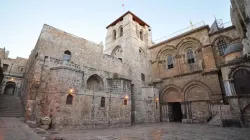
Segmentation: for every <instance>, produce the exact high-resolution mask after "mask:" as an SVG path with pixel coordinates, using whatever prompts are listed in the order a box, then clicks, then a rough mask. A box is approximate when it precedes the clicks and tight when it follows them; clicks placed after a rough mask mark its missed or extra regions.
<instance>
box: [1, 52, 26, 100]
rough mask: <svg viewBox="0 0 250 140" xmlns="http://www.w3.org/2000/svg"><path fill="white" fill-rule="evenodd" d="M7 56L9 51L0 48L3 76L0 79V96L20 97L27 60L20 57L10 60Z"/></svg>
mask: <svg viewBox="0 0 250 140" xmlns="http://www.w3.org/2000/svg"><path fill="white" fill-rule="evenodd" d="M8 55H9V51H5V48H0V59H1V73H2V75H3V76H1V79H0V82H1V91H0V94H7V95H14V96H20V89H21V86H22V82H23V81H22V80H23V74H24V68H25V65H26V60H27V59H25V58H21V57H17V58H16V59H12V58H9V57H8Z"/></svg>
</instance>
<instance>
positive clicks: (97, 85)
mask: <svg viewBox="0 0 250 140" xmlns="http://www.w3.org/2000/svg"><path fill="white" fill-rule="evenodd" d="M103 88H104V84H103V81H102V78H101V77H100V76H99V75H97V74H93V75H91V76H90V77H89V78H88V80H87V89H89V90H92V91H102V90H103Z"/></svg>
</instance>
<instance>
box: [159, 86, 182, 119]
mask: <svg viewBox="0 0 250 140" xmlns="http://www.w3.org/2000/svg"><path fill="white" fill-rule="evenodd" d="M182 112H183V111H182V108H181V94H180V91H179V90H177V89H175V88H169V89H167V90H166V91H165V92H164V94H163V95H162V97H161V121H163V122H166V121H169V122H182V119H183V113H182Z"/></svg>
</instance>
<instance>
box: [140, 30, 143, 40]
mask: <svg viewBox="0 0 250 140" xmlns="http://www.w3.org/2000/svg"><path fill="white" fill-rule="evenodd" d="M140 39H141V40H143V31H142V30H141V31H140Z"/></svg>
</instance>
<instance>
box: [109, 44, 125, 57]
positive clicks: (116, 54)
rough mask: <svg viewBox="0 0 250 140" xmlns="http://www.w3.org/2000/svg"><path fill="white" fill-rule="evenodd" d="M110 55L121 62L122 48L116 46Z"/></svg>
mask: <svg viewBox="0 0 250 140" xmlns="http://www.w3.org/2000/svg"><path fill="white" fill-rule="evenodd" d="M111 55H112V56H114V57H116V58H118V59H119V58H120V60H122V58H123V51H122V47H121V46H116V47H115V48H114V50H113V51H112V53H111Z"/></svg>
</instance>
